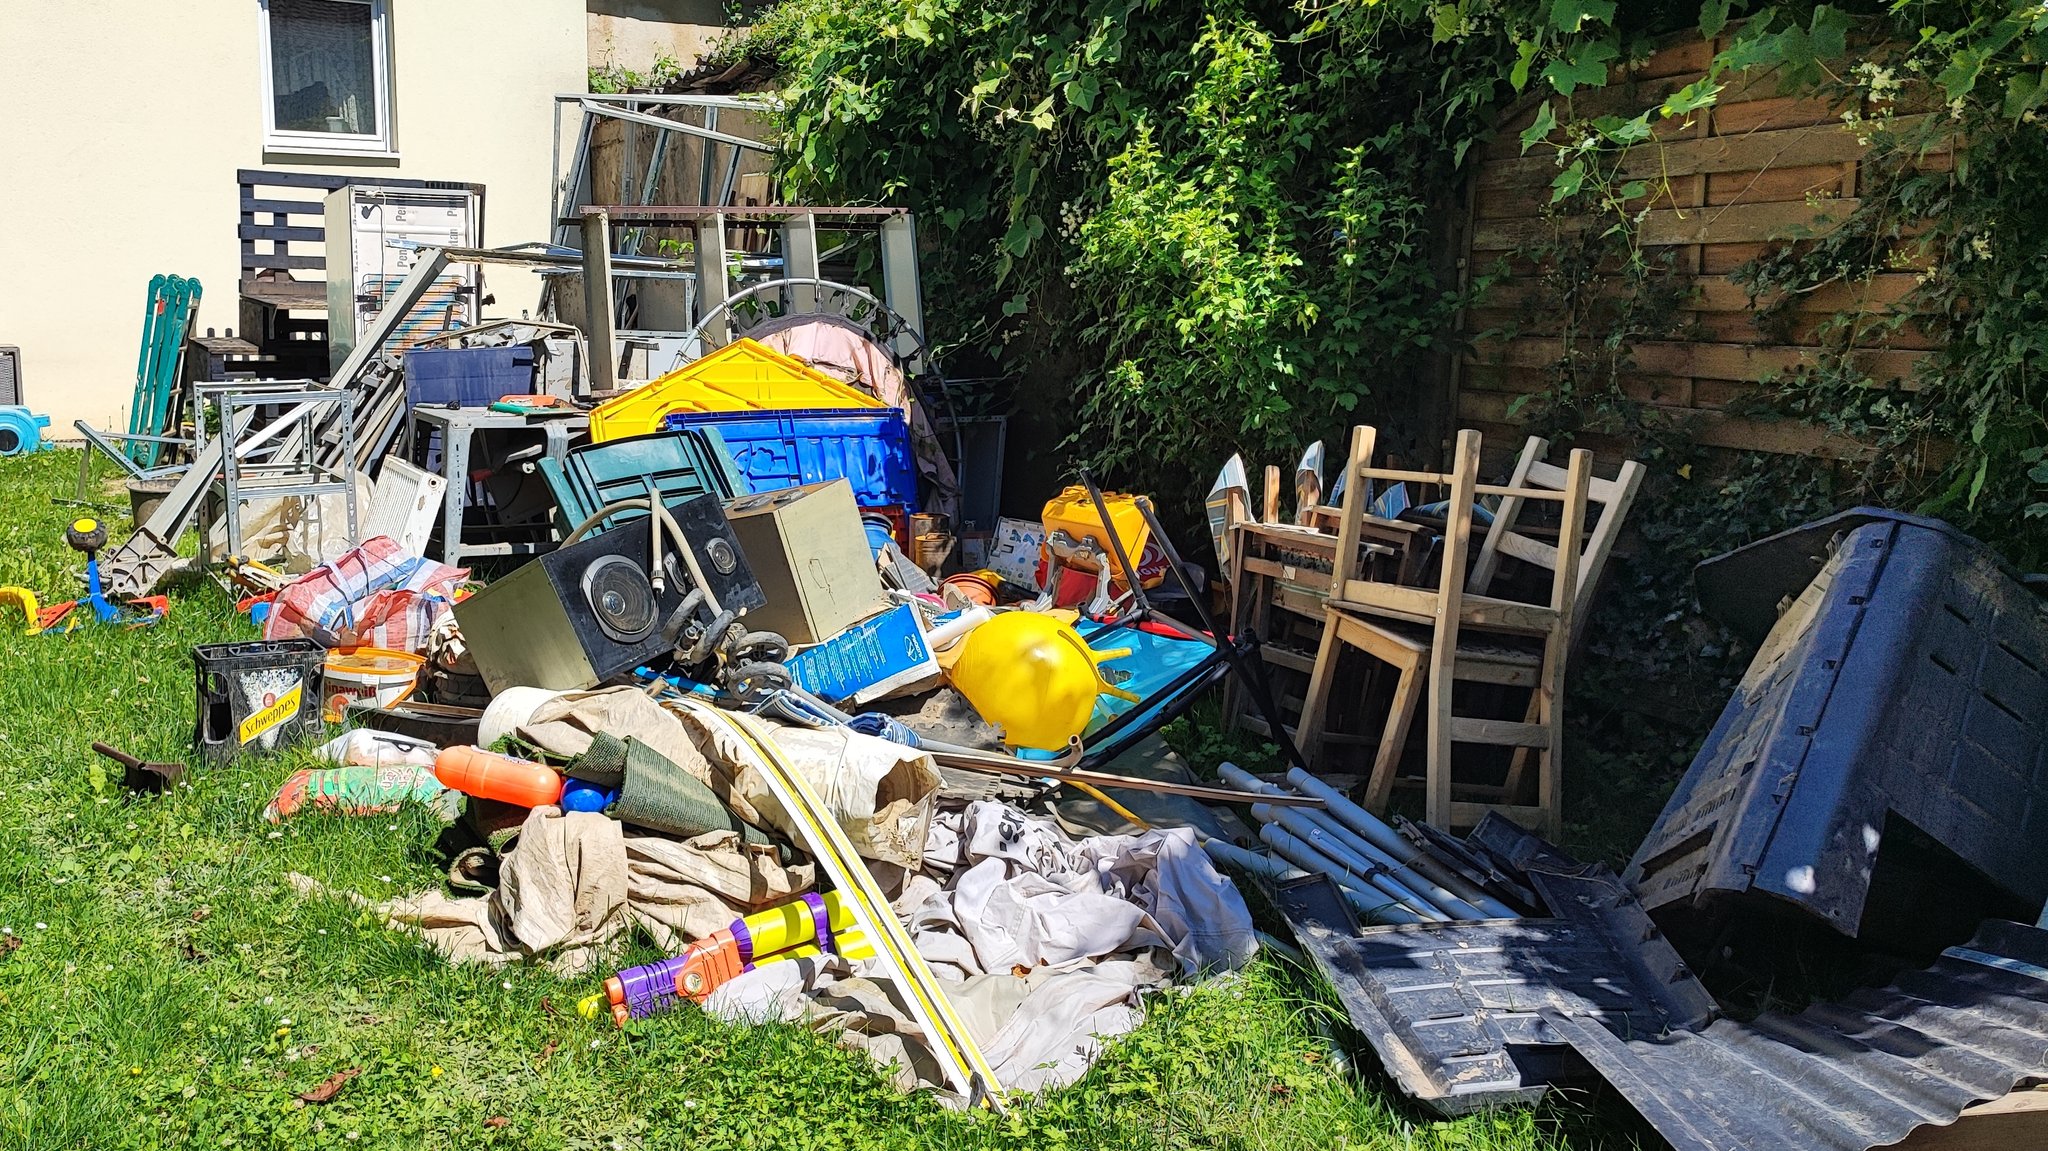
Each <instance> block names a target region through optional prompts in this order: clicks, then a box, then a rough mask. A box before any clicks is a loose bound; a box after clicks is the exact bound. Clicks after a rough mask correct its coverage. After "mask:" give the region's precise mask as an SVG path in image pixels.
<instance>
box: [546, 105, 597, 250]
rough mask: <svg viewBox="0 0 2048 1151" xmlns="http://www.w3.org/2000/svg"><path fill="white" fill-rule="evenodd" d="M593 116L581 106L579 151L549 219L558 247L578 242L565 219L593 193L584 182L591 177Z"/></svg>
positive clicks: (556, 198) (577, 142) (571, 227)
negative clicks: (571, 210) (590, 192)
mask: <svg viewBox="0 0 2048 1151" xmlns="http://www.w3.org/2000/svg"><path fill="white" fill-rule="evenodd" d="M591 117H592V113H591V111H590V109H588V108H580V107H579V108H578V109H577V116H576V118H577V128H576V151H575V154H574V155H572V156H570V158H569V172H568V174H567V175H566V176H565V177H563V179H562V182H561V184H560V185H559V186H558V187H557V189H556V195H555V199H554V203H553V205H552V207H553V209H554V215H552V216H549V217H548V219H550V220H554V221H555V225H554V231H555V242H556V243H557V244H565V245H566V244H572V243H574V242H575V240H576V233H575V231H574V230H573V229H574V226H573V225H570V224H564V223H562V222H561V220H562V218H563V217H564V216H566V215H568V214H569V211H570V209H572V208H574V207H576V206H578V205H580V204H582V203H584V202H585V201H586V200H587V199H588V198H589V192H588V190H587V189H585V188H584V182H585V181H586V180H587V179H588V178H589V175H590V127H591V123H592V119H591Z"/></svg>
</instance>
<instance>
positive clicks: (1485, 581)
mask: <svg viewBox="0 0 2048 1151" xmlns="http://www.w3.org/2000/svg"><path fill="white" fill-rule="evenodd" d="M1548 448H1549V443H1548V441H1546V440H1543V439H1542V438H1540V437H1537V436H1530V437H1529V442H1528V444H1527V445H1526V446H1525V447H1524V448H1523V451H1522V455H1521V458H1520V459H1519V460H1518V461H1517V462H1516V465H1515V472H1514V475H1513V476H1512V477H1511V478H1510V479H1509V481H1508V486H1509V487H1512V488H1524V489H1542V490H1545V491H1555V492H1562V491H1564V490H1565V488H1566V486H1567V484H1568V482H1569V475H1568V473H1567V469H1565V468H1560V467H1558V466H1556V465H1555V464H1548V463H1544V462H1543V454H1544V452H1545V451H1546V450H1548ZM1643 473H1644V468H1643V465H1642V464H1640V463H1638V462H1637V461H1635V460H1624V461H1622V465H1621V470H1620V471H1619V472H1618V473H1617V474H1616V475H1615V477H1614V478H1613V479H1611V480H1603V479H1588V481H1587V484H1586V499H1587V502H1588V503H1589V504H1597V505H1599V509H1600V511H1599V515H1598V516H1596V517H1595V518H1594V519H1593V528H1592V531H1590V532H1587V533H1586V534H1585V536H1584V540H1583V543H1582V545H1581V547H1580V549H1579V562H1578V574H1577V577H1576V581H1575V582H1576V585H1577V586H1576V587H1575V589H1574V593H1573V607H1574V608H1575V609H1577V611H1576V614H1577V615H1578V617H1579V618H1580V619H1581V620H1583V619H1584V618H1585V616H1584V611H1585V609H1586V607H1587V606H1588V605H1589V603H1590V601H1591V599H1592V594H1593V591H1594V589H1595V588H1596V587H1597V586H1598V584H1599V582H1600V573H1601V570H1602V569H1603V568H1604V567H1606V565H1607V558H1608V556H1609V555H1610V554H1611V553H1612V552H1613V550H1614V541H1615V540H1616V539H1617V538H1618V537H1619V536H1620V535H1621V529H1622V525H1623V523H1624V522H1626V520H1627V519H1628V510H1629V505H1631V504H1633V503H1634V502H1635V498H1636V490H1637V489H1638V488H1640V487H1641V486H1642V482H1643ZM1526 502H1527V501H1526V499H1525V498H1524V497H1520V496H1503V497H1501V500H1500V504H1499V506H1498V507H1497V508H1495V510H1494V515H1493V526H1492V527H1490V528H1488V529H1487V532H1486V540H1485V542H1483V543H1482V544H1481V545H1480V547H1479V554H1478V555H1477V556H1476V557H1475V558H1474V559H1473V561H1472V572H1471V575H1470V577H1469V578H1468V579H1467V580H1466V581H1465V590H1466V591H1468V592H1471V593H1473V594H1475V595H1483V594H1486V592H1487V591H1488V589H1489V588H1490V587H1491V585H1492V583H1493V580H1494V577H1495V576H1496V575H1498V574H1499V573H1500V562H1501V557H1503V556H1513V557H1514V558H1516V559H1518V560H1522V561H1524V562H1525V563H1531V564H1535V565H1536V566H1538V567H1541V568H1545V569H1547V570H1549V571H1552V572H1555V571H1556V570H1557V566H1558V552H1557V547H1556V546H1555V545H1552V544H1547V543H1544V542H1543V541H1541V540H1538V539H1535V538H1533V537H1531V536H1528V535H1525V534H1523V533H1521V532H1519V531H1517V530H1516V525H1517V522H1518V521H1519V520H1520V518H1521V514H1522V510H1523V507H1524V506H1525V504H1526ZM1590 510H1591V509H1590V508H1589V509H1588V511H1589V512H1590ZM1570 538H1571V537H1570V536H1568V535H1566V534H1564V533H1563V532H1562V531H1560V532H1559V534H1558V539H1559V540H1560V541H1563V540H1566V539H1570Z"/></svg>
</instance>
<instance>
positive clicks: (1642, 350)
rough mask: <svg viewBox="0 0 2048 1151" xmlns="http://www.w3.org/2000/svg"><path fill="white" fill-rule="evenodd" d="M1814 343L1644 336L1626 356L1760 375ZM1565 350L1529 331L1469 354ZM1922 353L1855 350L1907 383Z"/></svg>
mask: <svg viewBox="0 0 2048 1151" xmlns="http://www.w3.org/2000/svg"><path fill="white" fill-rule="evenodd" d="M1820 351H1821V349H1819V348H1810V347H1797V346H1793V345H1788V344H1707V343H1691V342H1687V341H1682V340H1645V341H1643V342H1641V343H1639V344H1636V345H1635V346H1634V347H1633V348H1632V349H1631V351H1630V357H1629V358H1630V360H1631V361H1632V362H1633V363H1634V364H1635V366H1636V368H1637V369H1638V370H1639V371H1640V372H1641V373H1642V374H1644V375H1652V376H1676V377H1682V378H1688V379H1710V380H1761V379H1763V378H1764V377H1765V376H1767V375H1772V374H1782V373H1785V372H1790V371H1794V370H1796V369H1798V368H1802V367H1811V366H1813V365H1815V364H1816V363H1818V354H1819V352H1820ZM1564 354H1565V347H1564V341H1562V340H1559V339H1553V338H1550V337H1542V336H1534V337H1524V338H1521V339H1515V340H1507V341H1487V342H1484V343H1475V344H1474V345H1473V349H1472V352H1471V354H1470V356H1469V357H1468V358H1469V359H1470V360H1472V361H1474V362H1477V363H1499V364H1507V365H1510V366H1513V367H1520V368H1544V367H1549V366H1550V365H1552V364H1555V363H1557V362H1558V361H1559V360H1560V359H1561V358H1563V356H1564ZM1924 354H1925V353H1922V352H1913V351H1886V350H1872V351H1860V352H1857V353H1855V362H1856V365H1857V367H1858V368H1860V369H1862V370H1863V371H1864V372H1865V373H1866V374H1868V375H1870V376H1872V377H1874V378H1876V379H1877V380H1879V381H1880V382H1882V381H1885V380H1890V379H1895V378H1896V379H1899V380H1902V381H1904V382H1905V384H1906V386H1908V387H1911V386H1912V376H1913V370H1914V368H1915V366H1916V365H1917V364H1918V363H1919V362H1920V360H1921V358H1922V357H1923V355H1924Z"/></svg>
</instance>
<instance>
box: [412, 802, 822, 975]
mask: <svg viewBox="0 0 2048 1151" xmlns="http://www.w3.org/2000/svg"><path fill="white" fill-rule="evenodd" d="M811 880H812V872H811V866H810V865H809V864H801V865H797V866H794V867H783V866H781V865H780V864H778V863H776V861H775V857H774V855H773V854H771V853H767V852H760V851H751V850H747V849H745V848H744V847H743V846H742V844H741V843H740V839H739V836H738V835H736V834H734V833H732V832H709V833H706V834H704V835H700V836H696V837H695V838H692V839H689V840H679V839H674V838H672V837H669V836H664V835H652V834H643V833H640V832H637V831H635V830H633V829H631V828H628V827H626V826H625V825H624V824H621V823H619V822H618V821H617V820H614V819H610V818H607V817H606V816H603V815H599V814H596V813H594V812H578V811H571V812H564V811H562V810H561V809H560V808H558V807H536V808H534V809H533V811H532V813H531V814H530V815H528V816H527V818H526V822H525V823H524V824H523V825H521V827H520V830H519V838H518V839H517V841H516V842H515V843H514V845H513V847H512V848H511V850H509V851H508V852H506V854H505V857H504V862H503V864H502V866H501V868H500V870H499V880H498V888H497V890H496V891H494V892H492V893H491V894H490V895H488V896H484V897H481V898H475V899H458V898H454V897H452V896H449V895H446V894H444V893H442V892H439V891H427V892H422V893H420V894H418V895H415V896H411V897H409V898H405V899H396V900H391V901H389V902H386V903H383V904H379V905H377V908H378V910H379V911H380V912H381V913H382V914H383V915H384V916H385V917H386V918H387V919H388V920H389V921H390V922H391V923H392V924H393V925H394V926H402V927H411V928H415V929H417V930H418V931H419V932H420V933H421V935H422V936H424V937H425V938H426V940H427V942H428V943H430V944H432V945H433V946H434V947H435V948H436V949H437V950H439V951H441V952H443V953H445V954H446V955H447V956H448V957H449V958H450V959H453V960H456V961H457V962H463V961H470V960H475V961H480V962H485V963H509V962H512V961H514V960H522V959H544V960H546V961H547V963H548V966H549V967H550V968H552V969H553V970H554V971H555V972H556V973H557V974H560V975H565V976H567V975H582V974H586V973H588V972H591V971H594V970H596V969H597V967H598V965H599V963H600V962H602V961H603V960H604V959H605V958H607V957H608V956H609V954H610V953H611V952H612V951H614V950H616V944H617V943H618V942H619V937H620V936H621V934H623V933H624V932H625V931H626V929H627V928H628V927H632V926H637V927H640V928H641V929H642V930H644V931H646V932H647V934H648V935H649V937H651V938H652V939H653V940H654V941H655V943H656V944H658V945H659V946H662V947H664V948H668V949H670V950H678V949H680V948H682V947H683V946H685V945H686V944H687V943H688V942H689V941H691V940H695V939H701V938H703V937H704V936H706V935H709V934H711V933H712V932H714V931H718V930H720V929H722V928H724V927H725V926H726V925H727V924H729V923H731V922H732V921H733V919H734V918H735V917H737V916H740V915H745V914H747V913H749V912H752V911H758V910H760V909H761V908H763V907H768V906H771V905H773V904H777V903H784V902H787V901H788V900H790V899H792V898H794V897H795V896H796V895H797V894H798V893H799V892H802V891H805V890H808V889H809V888H810V886H811Z"/></svg>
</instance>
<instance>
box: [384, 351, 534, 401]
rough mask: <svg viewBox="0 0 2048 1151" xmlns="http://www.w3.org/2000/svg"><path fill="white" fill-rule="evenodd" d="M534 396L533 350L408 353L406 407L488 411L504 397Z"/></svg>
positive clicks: (406, 363) (406, 356) (406, 358)
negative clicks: (445, 407) (460, 408)
mask: <svg viewBox="0 0 2048 1151" xmlns="http://www.w3.org/2000/svg"><path fill="white" fill-rule="evenodd" d="M532 394H533V348H532V347H530V346H528V345H525V344H519V345H514V346H512V347H508V348H415V349H414V350H412V351H410V352H407V353H406V354H405V407H406V410H407V411H411V410H412V409H413V408H415V407H417V406H419V405H420V404H454V405H455V406H457V407H462V408H487V407H490V406H491V404H492V403H493V402H495V401H496V400H497V399H498V398H499V397H501V396H530V395H532Z"/></svg>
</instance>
